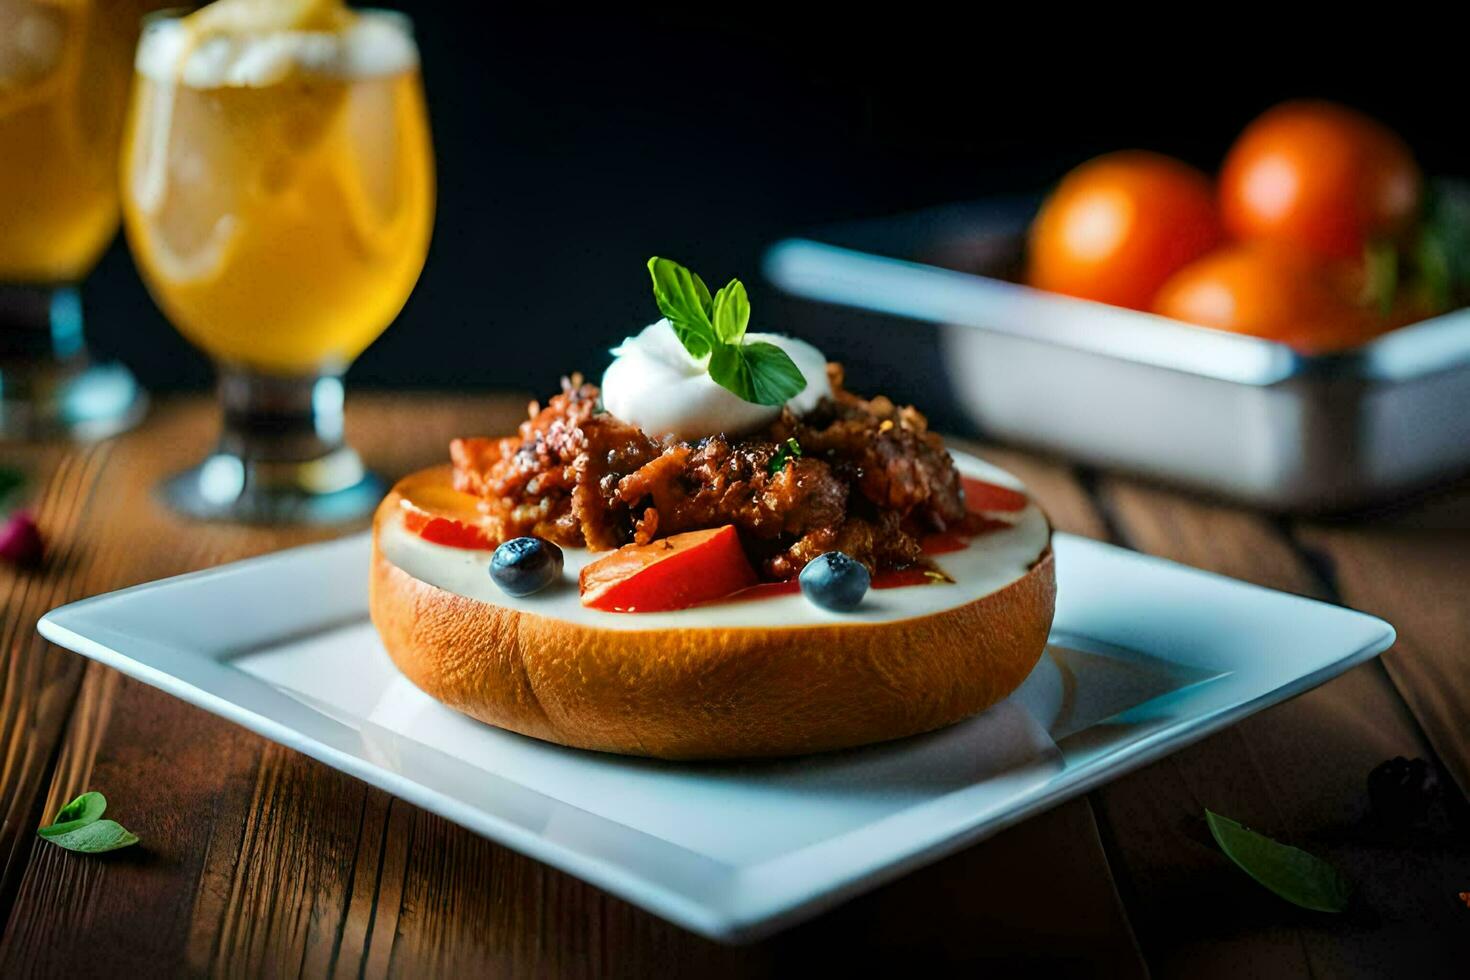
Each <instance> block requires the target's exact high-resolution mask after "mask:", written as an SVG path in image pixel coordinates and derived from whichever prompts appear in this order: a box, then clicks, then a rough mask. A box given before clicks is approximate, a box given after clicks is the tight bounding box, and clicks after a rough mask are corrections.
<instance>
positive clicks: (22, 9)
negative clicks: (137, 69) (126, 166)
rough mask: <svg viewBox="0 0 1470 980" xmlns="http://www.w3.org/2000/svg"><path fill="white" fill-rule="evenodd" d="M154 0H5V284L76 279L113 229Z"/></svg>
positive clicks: (0, 43) (0, 97) (0, 247)
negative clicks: (121, 154) (143, 31)
mask: <svg viewBox="0 0 1470 980" xmlns="http://www.w3.org/2000/svg"><path fill="white" fill-rule="evenodd" d="M154 5H155V6H156V4H154ZM149 6H150V4H149V3H147V2H144V0H0V282H9V283H42V284H50V283H73V282H76V281H78V280H80V279H81V278H82V277H83V276H84V275H85V274H86V273H87V272H88V271H89V270H90V269H91V267H92V265H93V263H94V262H96V260H97V256H98V255H99V254H100V253H101V251H102V249H103V248H104V247H106V245H107V242H108V240H109V239H111V238H112V235H113V233H114V232H115V231H116V230H117V219H118V194H117V143H118V137H119V133H120V130H121V120H122V107H123V106H124V104H125V102H126V99H127V86H128V80H129V79H130V78H131V76H132V62H133V50H134V45H135V42H136V40H137V24H138V20H139V18H140V17H141V16H142V15H143V13H144V12H145V11H146V9H147V8H148V7H149Z"/></svg>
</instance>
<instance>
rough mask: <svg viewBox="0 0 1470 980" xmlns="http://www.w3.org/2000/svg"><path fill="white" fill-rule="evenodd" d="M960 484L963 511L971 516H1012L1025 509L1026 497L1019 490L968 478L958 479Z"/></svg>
mask: <svg viewBox="0 0 1470 980" xmlns="http://www.w3.org/2000/svg"><path fill="white" fill-rule="evenodd" d="M960 483H961V485H963V486H964V488H965V509H966V510H968V511H969V512H970V513H972V514H1013V513H1016V512H1018V511H1023V510H1025V509H1026V495H1025V494H1024V493H1022V492H1021V491H1019V490H1012V489H1011V488H1010V487H1002V486H997V485H996V484H994V483H986V482H985V481H984V480H976V479H974V478H973V477H968V476H962V477H960Z"/></svg>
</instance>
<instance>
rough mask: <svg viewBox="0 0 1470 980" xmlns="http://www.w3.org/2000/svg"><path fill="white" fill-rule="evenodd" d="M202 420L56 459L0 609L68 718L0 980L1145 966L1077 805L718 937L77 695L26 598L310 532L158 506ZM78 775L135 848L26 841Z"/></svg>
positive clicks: (405, 434)
mask: <svg viewBox="0 0 1470 980" xmlns="http://www.w3.org/2000/svg"><path fill="white" fill-rule="evenodd" d="M523 408H524V400H521V399H507V398H496V399H484V398H480V399H468V398H460V399H442V398H428V397H420V398H410V397H407V396H393V397H391V398H373V397H369V398H358V399H354V400H353V403H352V404H351V406H350V408H349V434H350V437H351V438H352V439H353V441H354V442H355V444H357V445H358V446H359V447H360V448H362V449H363V451H364V454H365V455H366V456H367V458H368V460H369V462H370V463H371V464H372V465H374V466H375V467H377V468H378V469H379V470H380V471H382V472H385V473H388V474H390V475H391V474H397V473H402V472H405V471H407V470H410V469H414V468H417V467H419V466H422V465H426V464H428V463H430V462H437V461H439V460H440V459H441V458H442V456H443V452H444V446H445V443H446V441H447V439H448V438H449V437H450V436H452V435H456V434H463V433H471V432H486V433H489V432H497V431H505V430H506V429H508V428H509V426H510V425H511V424H512V423H513V422H514V421H515V420H516V419H518V418H519V416H520V414H521V412H522V411H523ZM211 417H212V416H211V414H210V412H209V410H208V407H207V406H206V405H205V404H204V403H202V402H199V401H197V400H195V401H184V402H175V403H165V404H164V405H162V406H161V407H160V408H159V409H158V410H157V412H156V413H155V415H154V417H153V418H151V419H150V420H149V423H148V425H147V426H146V427H145V428H143V429H142V430H140V431H138V432H135V433H132V434H129V435H127V436H124V437H122V438H121V439H119V440H117V441H116V442H115V443H113V444H110V445H108V446H106V447H102V448H99V449H93V450H88V451H86V452H85V453H80V454H78V453H70V454H64V459H67V460H69V459H73V458H76V459H78V460H82V459H91V458H92V457H91V456H88V455H87V453H92V454H98V459H100V462H95V463H93V464H90V465H92V466H93V467H94V469H95V470H96V476H95V478H94V482H95V483H96V484H97V485H99V486H101V487H102V488H103V489H102V490H101V491H98V492H95V493H94V495H93V498H92V500H91V502H90V504H89V505H88V506H86V507H85V508H83V509H82V510H84V511H85V513H84V515H83V516H81V517H78V518H75V520H76V521H77V527H78V530H77V532H76V535H75V536H76V540H77V544H76V546H75V551H76V556H77V557H76V559H75V560H76V561H77V562H79V563H80V565H81V567H84V568H86V569H89V570H90V571H89V573H88V575H87V576H86V577H84V578H82V579H79V580H78V581H76V582H75V583H73V584H72V585H70V586H68V587H67V588H69V589H70V591H56V589H57V587H56V586H54V584H53V583H52V578H53V577H54V576H55V575H56V574H57V572H58V568H59V567H61V566H58V567H57V568H52V567H48V568H47V569H44V570H42V572H40V573H38V578H37V581H38V582H40V583H43V584H44V585H45V586H46V588H48V589H52V591H51V592H49V593H47V594H46V595H47V597H46V598H45V599H42V598H39V597H38V598H35V599H32V600H28V601H29V603H30V604H29V605H23V606H22V605H17V606H16V608H15V610H14V611H13V612H10V606H9V604H8V605H7V611H8V613H9V614H10V616H11V618H13V619H15V620H16V623H17V626H16V627H14V629H13V630H12V632H13V634H14V636H15V637H17V638H24V640H25V643H24V644H20V646H25V645H26V644H30V645H32V646H34V647H35V648H36V649H38V650H40V651H41V652H42V653H44V654H45V655H46V656H50V657H52V658H54V659H55V661H56V662H57V663H58V664H61V665H63V666H64V667H65V668H66V669H69V670H70V671H71V672H72V675H73V676H72V677H71V680H70V689H69V690H70V694H68V698H67V700H68V702H70V701H75V705H76V708H75V711H73V712H71V714H70V719H69V721H68V723H67V725H66V727H65V734H64V737H63V738H62V739H61V742H60V746H59V750H58V748H57V745H56V741H57V740H56V736H55V735H53V737H52V739H51V742H50V747H49V748H47V747H46V746H45V745H44V744H43V743H40V742H38V743H37V747H36V748H35V749H34V750H33V751H34V752H35V753H37V754H38V756H39V758H41V760H42V761H40V762H37V763H35V764H34V765H33V768H34V769H35V770H36V772H37V773H41V772H44V771H45V770H46V766H47V765H48V763H47V762H46V761H45V760H50V759H52V758H54V759H55V764H54V769H53V771H52V772H51V774H50V778H49V780H48V781H47V784H46V785H45V787H44V789H43V788H42V787H40V786H36V787H33V788H32V789H31V790H29V792H31V793H32V799H31V801H30V804H29V814H28V815H27V816H26V817H25V819H21V820H19V821H18V822H17V824H16V827H15V828H14V829H12V830H10V833H11V835H12V837H11V840H12V841H13V845H12V846H13V849H14V850H15V852H16V854H17V875H18V878H17V881H16V883H15V885H14V886H13V890H14V895H13V901H11V902H10V903H9V904H8V908H7V909H6V910H5V911H7V912H8V914H7V917H6V922H5V934H4V939H3V943H0V975H4V976H21V975H56V974H62V973H72V972H75V971H77V970H81V969H89V968H95V967H96V965H97V963H98V962H99V959H98V952H97V951H99V950H105V951H106V958H105V962H106V963H107V965H108V968H109V971H110V972H116V973H119V974H123V975H127V974H133V973H138V974H159V973H187V974H220V975H240V976H255V975H261V974H267V975H288V974H304V975H310V976H322V975H327V974H331V975H338V976H348V975H361V976H388V975H406V976H417V975H424V974H426V973H442V974H460V973H472V974H473V973H494V974H497V975H500V974H507V975H524V974H535V975H558V976H560V975H568V976H577V975H585V976H605V975H628V976H645V975H649V974H654V973H660V972H670V971H672V972H676V973H679V974H684V973H699V974H710V975H731V974H735V975H757V974H762V973H766V972H769V971H772V970H775V971H778V972H787V971H788V970H792V969H795V968H797V967H799V966H809V965H817V966H822V965H826V966H829V967H830V966H832V965H834V964H842V963H844V962H846V963H847V964H848V965H850V966H853V967H858V968H862V967H872V966H873V965H874V964H877V963H880V962H883V961H885V960H889V961H892V962H896V963H900V964H903V965H906V966H909V967H912V966H914V965H915V964H921V963H925V962H948V963H959V962H981V961H989V962H991V963H1002V964H1005V963H1017V962H1020V961H1022V960H1029V961H1038V962H1044V963H1045V964H1049V965H1050V966H1051V967H1053V968H1055V969H1057V970H1060V971H1061V972H1064V973H1088V974H1092V973H1097V972H1099V971H1102V972H1107V973H1110V974H1113V975H1124V976H1127V975H1141V974H1142V973H1143V972H1144V964H1143V962H1142V961H1141V959H1140V958H1139V953H1138V949H1137V946H1136V944H1135V943H1134V940H1133V936H1132V932H1131V929H1130V927H1129V922H1128V915H1127V912H1126V910H1125V909H1124V907H1123V904H1122V902H1121V900H1120V898H1119V895H1118V892H1117V889H1116V888H1115V886H1114V882H1113V879H1112V875H1111V872H1110V870H1109V867H1108V862H1107V857H1106V854H1105V852H1104V849H1103V847H1102V843H1101V840H1100V838H1099V835H1098V828H1097V824H1096V822H1095V820H1094V817H1093V813H1092V809H1091V806H1090V804H1089V803H1088V801H1087V800H1085V799H1079V800H1074V801H1072V802H1071V803H1068V804H1066V805H1064V806H1062V807H1059V808H1057V809H1056V810H1053V811H1052V812H1050V813H1048V814H1045V815H1043V816H1041V817H1038V818H1036V819H1033V820H1031V821H1028V822H1026V823H1024V824H1022V825H1020V826H1018V827H1015V828H1012V829H1011V830H1009V831H1007V832H1005V833H1004V834H1002V835H1000V836H998V837H997V838H995V839H993V840H992V841H989V842H986V843H983V844H981V845H978V846H977V847H974V848H971V849H969V850H967V851H965V852H963V853H961V854H959V855H956V856H954V857H952V858H950V859H947V860H945V861H941V862H939V863H937V864H935V865H933V866H931V867H930V868H927V869H923V870H921V871H919V872H917V873H915V874H913V875H910V876H908V877H906V878H904V879H903V880H901V881H898V882H895V883H893V884H891V885H889V886H886V887H884V888H881V889H878V890H877V891H875V892H873V893H871V894H869V895H866V896H863V897H862V898H859V899H858V900H856V901H854V902H851V903H849V904H847V905H845V906H843V907H842V908H840V909H838V910H836V911H834V912H832V913H830V914H828V915H826V916H824V917H822V918H820V919H818V920H817V921H815V922H812V923H810V924H808V925H806V926H803V927H799V928H797V929H794V930H791V931H789V932H787V933H785V934H783V935H782V936H779V937H777V938H776V939H774V940H772V941H770V942H767V943H763V944H758V945H755V946H749V947H727V946H721V945H718V944H714V943H710V942H708V941H705V940H702V939H700V938H698V937H696V936H693V935H692V934H690V933H687V932H684V931H683V930H680V929H678V928H676V927H674V926H672V925H669V924H667V923H665V922H663V921H661V920H659V919H657V918H655V917H653V916H650V915H648V914H646V913H643V912H641V911H640V910H638V909H635V908H633V907H632V906H629V905H627V904H626V903H623V902H621V901H619V900H617V899H614V898H611V897H610V896H607V895H605V894H603V893H601V892H599V891H597V890H596V889H594V888H592V887H590V886H587V885H585V884H583V883H581V882H579V881H577V880H576V879H573V878H571V877H569V876H566V875H563V874H561V873H559V872H556V871H553V870H551V869H549V868H546V867H545V866H542V865H540V864H537V863H536V862H533V861H530V860H528V859H526V858H523V857H521V856H519V855H517V854H515V853H513V852H510V851H508V850H506V849H504V848H501V847H499V846H497V845H494V844H491V843H490V842H488V841H485V840H483V839H480V838H478V837H476V836H474V835H472V834H469V833H468V832H466V831H463V830H461V829H459V828H457V827H454V826H452V825H450V824H448V823H447V822H445V821H443V820H441V819H439V818H437V817H435V816H432V815H430V814H426V813H424V812H422V811H420V810H417V809H416V808H414V807H411V806H409V805H407V804H404V803H403V802H401V801H397V800H393V799H391V798H389V797H388V796H386V795H385V794H383V793H380V792H379V791H377V790H374V789H370V788H368V787H367V786H365V785H364V784H361V783H359V782H357V781H356V780H353V779H350V778H348V777H346V776H343V775H341V774H339V773H336V772H335V771H333V770H331V769H330V768H328V767H325V766H323V765H320V764H318V763H316V762H314V761H312V760H310V759H308V758H306V757H304V756H301V755H299V754H297V753H294V752H291V751H288V750H285V749H282V748H280V747H278V746H274V745H270V744H268V743H266V742H264V741H263V740H261V739H259V738H257V737H256V736H254V735H251V734H249V733H247V732H245V731H243V730H241V729H238V728H236V727H234V726H233V725H230V724H228V723H227V722H224V721H222V720H220V719H218V718H215V717H213V716H211V715H208V714H206V713H204V712H201V711H198V710H196V709H194V708H191V707H189V706H187V705H184V704H182V703H181V702H178V701H175V700H173V699H171V698H168V697H166V696H164V695H162V694H160V693H159V692H156V691H153V690H152V689H150V688H147V687H145V686H143V685H141V684H137V683H135V682H133V681H130V680H127V679H124V678H121V677H120V676H118V675H116V674H115V673H113V672H111V671H109V670H106V669H105V668H102V667H100V666H96V665H92V666H90V667H89V668H88V669H87V670H86V672H85V680H82V681H80V695H78V694H77V693H76V692H77V685H78V681H79V679H80V678H81V676H82V674H81V670H80V666H79V665H80V663H81V661H80V660H79V659H77V658H75V657H72V656H71V655H70V654H66V653H62V652H58V651H55V650H52V649H50V648H48V647H46V645H45V644H42V643H40V641H39V640H36V639H34V638H33V636H32V635H31V634H30V632H29V630H30V628H31V627H32V626H33V623H34V618H35V615H37V614H38V613H39V612H40V611H42V610H43V609H44V608H47V607H49V605H53V604H55V602H59V601H62V600H64V599H67V598H72V597H74V596H76V595H81V594H87V593H91V592H97V591H102V590H105V589H108V588H115V587H120V586H123V585H128V584H132V583H134V582H138V581H145V580H148V579H152V578H157V577H160V576H163V575H168V574H174V573H178V572H182V571H187V570H190V569H193V568H199V567H205V566H208V565H212V564H216V563H218V562H221V561H226V560H231V559H233V558H238V557H243V556H246V555H251V554H258V553H261V552H264V551H268V550H273V549H275V548H279V547H283V546H287V545H290V544H295V543H299V542H301V541H305V540H310V539H313V538H316V537H320V536H321V535H322V533H323V532H320V531H310V530H302V529H292V530H282V529H259V528H254V529H252V528H241V527H220V526H214V525H200V524H192V523H188V522H184V521H180V520H178V519H177V518H175V517H174V516H173V515H171V514H169V513H168V512H167V511H165V510H164V509H163V508H162V507H161V506H159V505H158V504H157V502H156V501H155V500H154V498H153V496H152V491H153V488H154V486H156V484H157V482H158V480H159V479H160V478H161V477H162V476H163V475H165V474H166V473H169V472H172V471H173V470H176V469H178V468H181V467H182V466H184V465H186V464H187V463H189V462H190V461H192V460H193V459H195V458H196V457H197V456H198V455H199V454H200V453H201V451H202V450H203V448H204V447H205V446H206V445H207V443H208V440H209V438H210V432H211V428H212V424H213V423H212V422H211ZM1000 462H1001V463H1002V465H1008V466H1011V467H1012V468H1014V469H1016V470H1017V471H1019V472H1021V473H1022V475H1023V476H1024V477H1025V478H1026V479H1028V480H1029V481H1031V483H1032V484H1033V486H1035V487H1036V489H1037V492H1038V494H1039V495H1040V496H1041V497H1042V499H1043V500H1044V501H1045V502H1046V503H1047V505H1048V507H1049V508H1050V509H1051V511H1052V512H1053V514H1054V515H1056V517H1057V519H1058V522H1059V524H1060V525H1062V526H1064V527H1067V528H1069V529H1073V530H1076V531H1077V532H1079V533H1089V534H1094V535H1096V534H1101V533H1102V523H1101V522H1100V521H1099V519H1098V516H1097V514H1096V512H1095V511H1094V510H1093V509H1092V507H1091V504H1090V502H1089V501H1088V499H1087V496H1086V494H1085V493H1084V492H1083V491H1082V489H1081V488H1080V487H1079V486H1078V485H1077V484H1076V483H1075V481H1074V480H1072V478H1071V476H1070V474H1069V473H1068V472H1067V471H1066V470H1065V469H1064V468H1062V467H1059V466H1056V465H1055V464H1051V463H1046V462H1041V461H1034V460H1031V459H1029V458H1027V457H1022V456H1011V457H1008V458H1002V459H1000ZM67 466H70V467H71V469H66V467H67ZM73 470H75V471H76V472H91V471H90V470H87V469H86V468H85V466H83V465H82V464H81V463H80V462H77V463H61V464H57V466H56V467H55V475H54V476H53V477H52V483H53V484H55V483H56V482H57V481H59V480H62V479H63V471H65V472H68V473H69V472H72V471H73ZM65 479H72V480H74V479H76V478H75V477H66V478H65ZM67 485H68V486H69V485H70V484H67ZM48 492H49V491H48ZM57 495H58V499H59V497H60V496H61V494H60V492H59V491H58V492H57ZM66 496H67V497H68V499H72V498H75V497H76V494H75V493H71V492H68V494H66ZM48 506H51V505H48ZM57 506H59V504H58V505H57ZM47 513H48V514H49V513H50V512H49V511H48V512H47ZM79 513H80V512H79ZM53 525H54V526H53ZM43 526H45V528H46V530H47V531H48V533H49V534H52V535H53V536H56V537H58V539H60V535H58V533H57V532H58V531H59V530H61V529H62V528H64V527H65V522H64V521H63V520H62V519H61V518H60V517H59V516H58V517H52V516H48V517H47V518H46V519H45V520H44V521H43ZM27 620H28V622H27ZM22 627H24V628H22ZM7 630H11V627H9V626H7ZM7 635H9V633H8V634H7ZM16 642H17V643H19V640H17V641H16ZM14 645H15V644H12V645H10V646H7V647H6V648H5V649H6V652H7V656H11V657H12V661H11V662H15V661H14V660H13V654H12V653H11V651H12V647H13V646H14ZM34 686H36V685H30V686H27V685H26V684H20V685H19V686H18V687H17V690H18V691H20V690H27V691H28V690H30V687H34ZM35 700H37V701H39V700H40V698H39V695H36V696H35ZM67 707H70V704H69V703H68V705H67ZM53 713H55V714H56V715H57V717H58V718H63V717H65V716H66V714H67V712H66V711H65V710H62V709H53ZM55 727H56V728H57V729H58V731H60V729H61V725H60V722H59V721H58V722H56V724H55ZM32 778H33V780H39V778H40V777H39V775H37V776H33V777H32ZM17 786H19V783H17ZM85 788H100V789H102V790H103V791H105V792H106V793H107V795H108V797H109V799H110V800H111V803H112V811H113V812H115V814H116V815H117V816H118V818H119V819H120V820H122V821H123V822H124V823H125V824H126V825H127V826H129V827H130V828H131V829H133V830H134V831H136V832H137V833H138V834H139V835H140V836H141V837H142V838H143V840H144V841H145V846H144V847H142V848H138V849H133V850H130V851H124V852H119V853H118V854H115V855H111V856H108V857H104V858H102V859H100V860H99V859H97V858H89V857H84V856H78V855H73V854H68V853H65V852H62V851H60V850H59V849H57V848H54V847H52V846H50V845H47V844H45V843H44V842H41V841H39V840H37V839H36V838H34V836H33V835H32V834H31V833H30V831H31V829H32V828H33V827H34V826H35V825H36V824H37V823H38V822H39V821H40V819H41V813H42V812H43V808H44V812H46V813H48V814H49V812H53V811H54V809H55V808H56V807H57V806H59V805H60V803H61V802H64V801H65V800H66V799H69V798H70V797H71V796H72V795H75V793H77V792H80V791H81V790H83V789H85ZM24 795H25V793H24V792H22V791H21V790H17V798H23V797H24ZM42 799H44V802H39V801H41V800H42ZM24 808H25V807H22V809H24Z"/></svg>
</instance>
